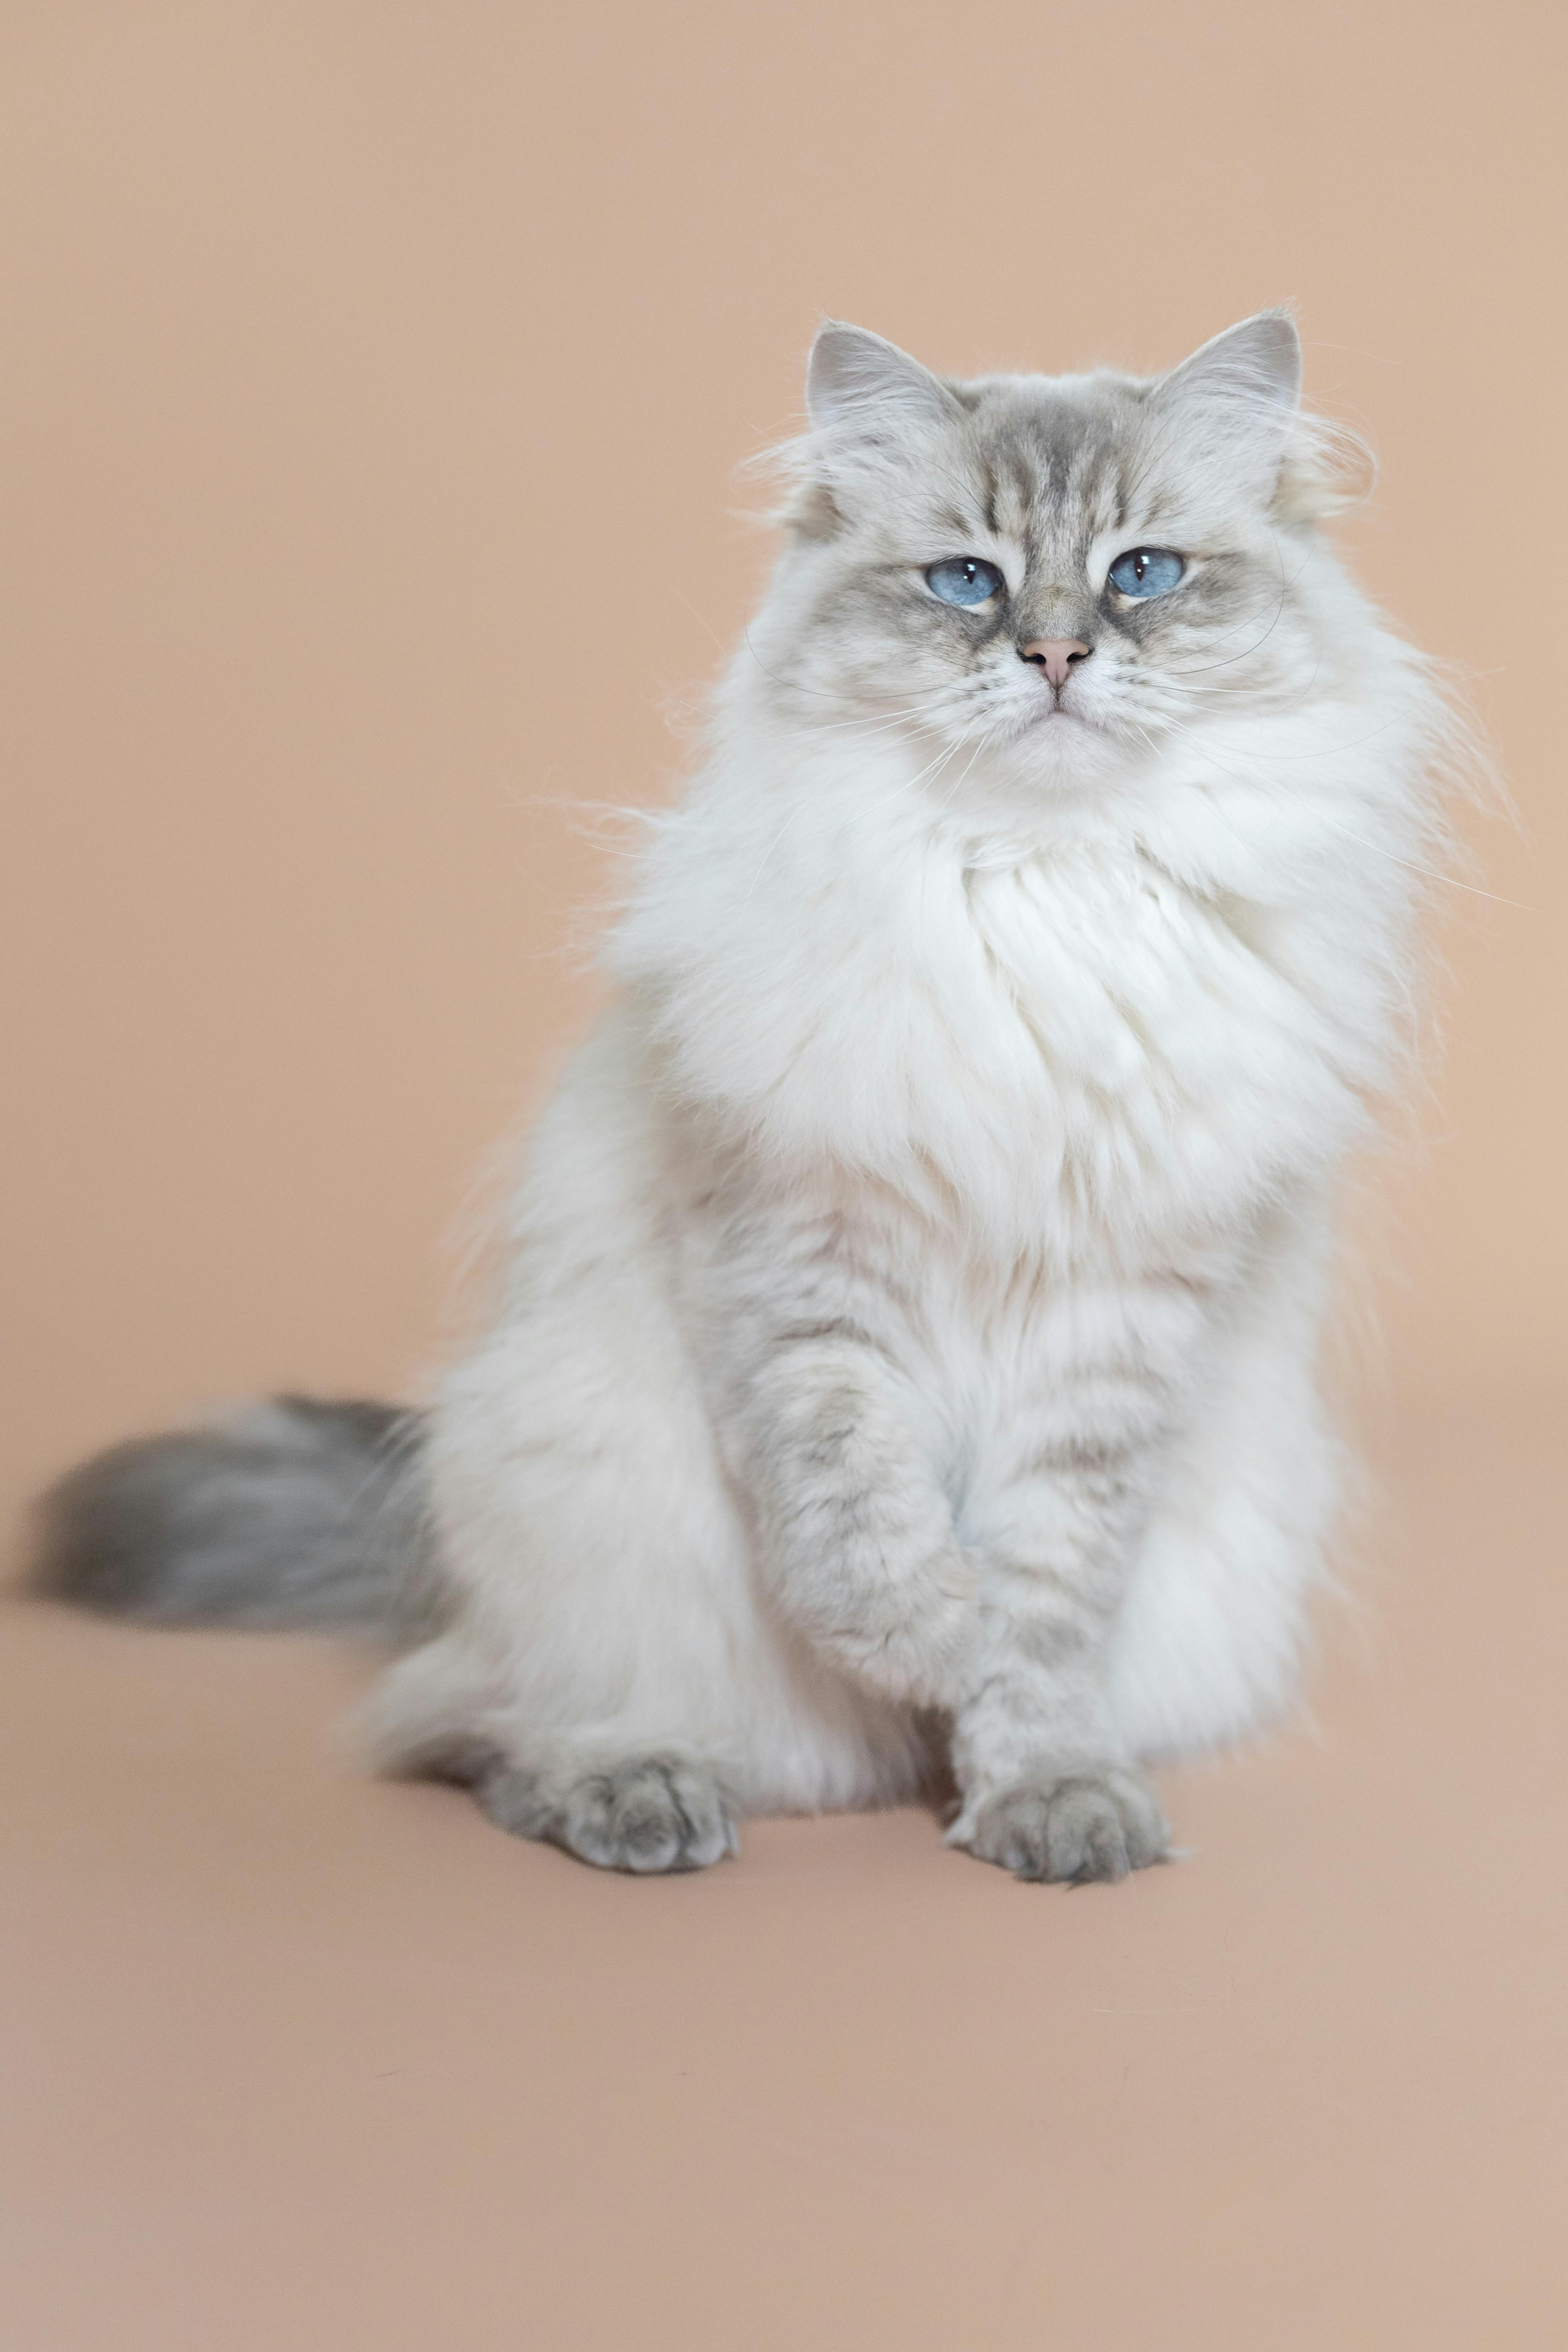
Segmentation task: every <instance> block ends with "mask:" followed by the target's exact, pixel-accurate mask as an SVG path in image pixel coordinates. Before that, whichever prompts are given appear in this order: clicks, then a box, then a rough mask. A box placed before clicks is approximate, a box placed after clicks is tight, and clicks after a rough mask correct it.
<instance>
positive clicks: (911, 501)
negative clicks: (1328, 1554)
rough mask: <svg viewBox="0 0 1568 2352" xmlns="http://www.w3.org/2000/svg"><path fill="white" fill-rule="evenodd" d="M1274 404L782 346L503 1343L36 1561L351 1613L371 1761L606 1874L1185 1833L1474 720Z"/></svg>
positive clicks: (1241, 371)
mask: <svg viewBox="0 0 1568 2352" xmlns="http://www.w3.org/2000/svg"><path fill="white" fill-rule="evenodd" d="M1300 376H1301V360H1300V341H1299V338H1298V335H1297V331H1296V329H1295V326H1294V323H1293V321H1292V320H1291V318H1290V316H1289V313H1288V312H1287V311H1284V310H1269V311H1265V312H1262V313H1260V314H1259V315H1258V316H1257V317H1254V318H1251V319H1248V320H1244V321H1243V322H1242V323H1241V324H1240V325H1238V326H1236V327H1233V328H1231V329H1230V330H1228V331H1226V333H1224V334H1221V335H1219V336H1217V337H1216V338H1215V340H1214V341H1210V342H1208V343H1206V344H1205V345H1204V346H1203V348H1202V349H1201V350H1199V351H1198V352H1195V354H1194V355H1193V356H1192V357H1191V358H1189V359H1187V360H1186V361H1184V362H1183V363H1182V364H1181V365H1179V366H1177V367H1175V368H1174V369H1173V370H1171V371H1170V372H1168V373H1164V374H1163V375H1160V376H1157V377H1154V378H1152V379H1150V378H1137V377H1133V376H1130V375H1126V374H1122V373H1115V372H1112V371H1110V370H1104V369H1102V370H1099V371H1097V372H1095V373H1089V374H1084V375H1078V376H1063V377H1059V378H1054V379H1053V378H1047V377H1043V376H1037V375H1005V374H998V375H992V376H987V377H984V378H982V379H980V380H978V381H974V382H962V381H956V380H952V379H949V378H946V377H943V376H941V375H938V374H936V373H932V372H931V370H930V369H928V368H927V367H925V366H923V365H922V364H921V362H918V361H916V360H914V359H912V358H910V356H908V355H907V354H906V353H905V352H902V351H900V350H899V349H898V348H897V347H896V346H895V345H893V344H891V343H889V342H888V341H884V340H883V339H882V338H880V337H879V336H878V335H875V334H872V333H870V332H869V331H866V330H863V329H860V328H858V327H852V326H847V325H843V324H839V323H831V322H830V323H828V324H827V325H825V326H824V327H823V329H822V330H821V331H820V333H819V334H818V335H817V337H816V342H815V344H814V346H813V349H812V352H811V356H810V362H809V367H808V374H807V384H806V410H807V416H808V420H809V422H808V426H807V429H806V431H805V433H804V435H803V436H801V437H800V438H799V440H798V441H796V442H795V443H793V444H791V445H789V446H787V447H786V450H785V451H784V454H783V466H784V476H785V480H786V485H787V492H786V497H785V502H784V508H783V510H782V514H781V518H780V519H781V522H782V527H783V532H784V548H783V552H782V556H781V559H780V561H779V563H778V566H777V570H776V572H775V574H774V576H773V581H772V583H771V584H770V586H769V587H768V589H767V591H766V593H765V595H764V596H763V601H762V604H761V607H760V610H759V611H758V612H757V614H756V615H755V617H754V618H753V620H752V625H751V626H750V628H749V629H748V630H747V632H746V634H745V636H744V639H743V641H742V645H741V646H740V648H739V650H738V652H737V654H736V656H735V657H734V660H733V663H732V665H731V667H730V668H729V669H728V672H727V674H726V675H725V676H724V677H723V679H722V681H721V685H720V687H719V688H718V690H717V693H716V695H715V698H714V701H713V706H712V711H711V722H710V734H709V739H708V744H707V750H706V754H705V758H704V761H703V764H702V765H701V768H700V772H699V773H698V774H697V776H696V778H695V781H694V782H693V784H692V786H691V789H690V791H689V796H688V797H687V798H686V800H685V801H684V803H682V804H681V805H679V806H678V807H677V808H675V809H674V810H673V811H672V812H669V813H668V814H663V815H661V816H660V817H658V819H656V820H654V821H653V823H652V824H651V826H650V831H649V838H648V841H647V845H646V850H645V853H644V854H643V856H641V859H640V863H639V866H638V869H637V877H636V880H635V884H634V885H633V887H632V888H631V889H630V891H629V894H628V898H627V901H626V905H625V907H624V908H623V909H622V911H621V913H620V916H619V918H618V920H617V921H616V925H615V928H614V929H613V932H612V934H611V938H610V941H609V947H608V960H609V963H610V967H611V969H612V971H614V973H615V975H616V979H617V981H618V983H619V987H618V993H617V995H616V1001H615V1003H614V1004H613V1005H612V1008H611V1009H610V1011H609V1012H608V1013H607V1014H606V1015H605V1018H604V1019H603V1021H602V1022H601V1024H600V1025H599V1026H598V1028H597V1029H596V1031H595V1034H593V1035H592V1036H591V1037H590V1038H589V1040H588V1041H587V1043H586V1044H584V1045H583V1046H582V1047H581V1049H580V1050H579V1052H578V1053H577V1055H576V1056H575V1058H574V1061H573V1062H572V1064H571V1065H570V1066H569V1068H568V1071H567V1074H566V1076H565V1078H564V1081H563V1084H562V1085H561V1087H560V1088H559V1091H558V1093H557V1094H556V1096H555V1097H554V1100H553V1102H552V1105H551V1107H550V1108H548V1109H547V1111H546V1112H545V1114H544V1116H543V1118H542V1120H541V1122H540V1124H539V1126H538V1129H537V1131H536V1133H535V1134H534V1136H533V1139H532V1142H531V1150H530V1152H529V1155H528V1160H527V1165H526V1171H525V1172H524V1174H523V1176H522V1179H521V1187H520V1189H519V1190H518V1192H517V1194H516V1198H515V1202H514V1203H513V1206H512V1208H511V1211H510V1224H509V1234H508V1241H509V1251H510V1255H509V1262H508V1271H507V1274H506V1276H505V1280H504V1284H503V1286H502V1290H501V1296H500V1302H499V1306H498V1307H497V1310H496V1312H495V1314H494V1317H493V1320H492V1321H491V1323H490V1325H489V1329H488V1332H487V1333H486V1335H485V1336H484V1337H483V1338H482V1339H480V1341H479V1344H478V1345H477V1346H476V1347H475V1348H474V1349H472V1351H471V1352H470V1353H469V1354H468V1356H467V1358H466V1359H465V1360H462V1361H460V1362H459V1363H458V1365H457V1366H456V1368H455V1369H454V1370H451V1372H450V1373H449V1375H448V1376H447V1378H446V1379H445V1381H444V1382H443V1383H442V1385H441V1388H440V1391H439V1393H438V1396H437V1400H436V1402H435V1403H434V1405H433V1407H432V1408H431V1409H430V1411H429V1412H428V1413H427V1414H419V1413H415V1412H399V1411H397V1410H396V1409H395V1408H390V1407H385V1408H383V1407H375V1406H371V1405H343V1406H335V1405H331V1404H324V1403H316V1402H310V1401H309V1400H304V1399H299V1398H294V1399H289V1398H285V1399H280V1400H277V1401H274V1402H271V1403H268V1404H263V1405H258V1406H252V1407H249V1408H247V1409H246V1411H245V1412H242V1413H240V1414H239V1415H237V1417H235V1418H233V1419H231V1420H230V1421H229V1422H227V1423H223V1424H219V1425H215V1426H213V1427H210V1428H206V1429H202V1430H197V1431H193V1432H186V1433H175V1434H174V1435H172V1436H168V1437H164V1438H162V1439H153V1440H150V1441H146V1442H143V1443H141V1444H132V1445H130V1446H126V1447H121V1448H119V1449H116V1450H115V1451H114V1452H112V1453H111V1454H108V1455H106V1456H102V1457H100V1459H99V1460H97V1461H95V1462H93V1463H89V1465H86V1466H85V1467H84V1468H82V1469H79V1470H78V1471H77V1472H75V1473H74V1474H72V1475H71V1476H69V1477H68V1478H67V1479H66V1480H65V1481H64V1482H63V1483H62V1485H61V1486H59V1487H58V1488H57V1489H56V1491H55V1493H54V1494H53V1496H51V1497H49V1498H48V1499H47V1505H46V1507H45V1510H44V1513H43V1519H42V1525H43V1541H42V1549H41V1553H40V1557H39V1564H38V1570H37V1582H38V1584H39V1585H40V1586H41V1587H42V1588H43V1589H45V1590H47V1591H54V1592H57V1593H61V1594H65V1595H68V1596H71V1597H74V1598H76V1599H78V1600H79V1601H87V1602H89V1603H96V1604H97V1605H99V1606H101V1607H107V1608H112V1609H119V1610H121V1611H124V1612H131V1613H136V1614H141V1615H143V1616H149V1617H153V1618H162V1619H164V1620H174V1619H178V1620H186V1621H188V1620H201V1619H210V1620H214V1621H222V1622H268V1623H279V1622H305V1623H311V1622H314V1623H324V1622H334V1623H342V1624H347V1625H355V1626H362V1627H363V1626H378V1627H381V1628H382V1629H383V1630H384V1631H386V1632H388V1633H391V1634H392V1635H393V1637H394V1638H395V1640H396V1641H397V1642H398V1643H399V1644H400V1646H401V1650H402V1654H401V1656H400V1657H399V1658H398V1660H397V1662H396V1663H395V1664H393V1665H392V1666H391V1667H390V1668H389V1670H388V1672H387V1673H386V1675H385V1676H384V1680H383V1682H382V1683H381V1685H380V1687H379V1691H378V1694H377V1696H375V1698H374V1701H373V1703H372V1706H371V1710H370V1738H371V1743H372V1746H373V1749H374V1755H375V1757H376V1759H377V1760H378V1762H379V1764H380V1765H381V1767H382V1768H383V1769H386V1770H389V1771H395V1772H413V1773H424V1774H435V1775H442V1776H446V1777H449V1778H452V1779H456V1780H462V1781H464V1782H466V1783H468V1785H469V1786H470V1787H471V1788H472V1790H473V1791H474V1794H475V1795H476V1797H477V1799H478V1801H479V1804H480V1805H481V1806H482V1807H483V1808H484V1810H485V1811H486V1812H487V1813H488V1814H489V1816H490V1817H491V1819H492V1820H494V1821H495V1822H499V1823H500V1825H501V1826H502V1827H503V1828H504V1829H507V1830H509V1831H511V1832H516V1833H518V1834H520V1835H522V1836H526V1837H534V1838H543V1839H549V1840H553V1841H555V1842H556V1843H559V1844H561V1845H563V1846H564V1847H566V1848H568V1849H569V1850H570V1851H571V1852H572V1853H574V1854H577V1855H580V1856H582V1857H583V1858H584V1860H585V1861H587V1862H590V1863H595V1864H602V1865H605V1866H609V1867H614V1868H619V1869H623V1870H627V1871H633V1872H651V1871H667V1870H684V1869H691V1868H696V1867H699V1866H700V1865H703V1864H710V1863H715V1862H717V1861H719V1860H720V1859H721V1857H723V1856H725V1855H728V1854H731V1853H733V1852H734V1851H735V1849H736V1840H737V1829H736V1824H737V1822H738V1821H739V1820H740V1819H741V1818H742V1817H743V1816H745V1815H747V1814H752V1813H770V1812H779V1811H791V1812H796V1811H816V1810H819V1809H826V1808H844V1807H861V1806H877V1805H886V1804H889V1803H892V1802H896V1801H900V1800H902V1799H908V1798H910V1797H912V1796H915V1795H917V1794H918V1793H920V1792H921V1791H927V1792H929V1791H931V1790H941V1789H942V1788H943V1787H944V1786H945V1787H946V1788H947V1789H948V1790H950V1791H951V1792H952V1802H951V1813H952V1818H951V1822H950V1825H949V1827H948V1829H947V1836H948V1838H949V1840H950V1841H951V1842H952V1844H954V1845H955V1846H959V1847H963V1848H965V1849H967V1851H968V1852H969V1853H972V1854H974V1855H977V1856H979V1857H981V1858H982V1859H984V1860H985V1861H988V1862H992V1863H995V1864H1001V1865H1003V1866H1004V1867H1005V1868H1006V1869H1008V1870H1011V1871H1013V1872H1015V1873H1016V1874H1017V1875H1018V1876H1020V1877H1021V1878H1025V1879H1030V1880H1047V1881H1067V1882H1081V1881H1085V1880H1115V1879H1120V1878H1122V1877H1124V1876H1125V1875H1126V1874H1127V1873H1128V1872H1130V1871H1131V1870H1136V1869H1140V1868H1142V1867H1143V1866H1145V1865H1147V1864H1152V1863H1156V1862H1159V1861H1161V1860H1163V1859H1164V1858H1166V1857H1167V1856H1168V1855H1169V1853H1170V1852H1171V1844H1170V1835H1171V1833H1170V1831H1169V1829H1168V1827H1167V1824H1166V1821H1165V1818H1164V1814H1163V1811H1162V1807H1161V1804H1160V1801H1159V1800H1158V1798H1157V1797H1156V1795H1155V1793H1154V1791H1153V1789H1152V1786H1151V1783H1150V1780H1149V1778H1148V1773H1149V1770H1150V1769H1151V1767H1152V1766H1154V1765H1156V1764H1158V1763H1160V1762H1162V1761H1163V1760H1166V1759H1177V1758H1183V1757H1191V1756H1193V1755H1195V1754H1198V1753H1201V1752H1204V1751H1207V1750H1211V1749H1213V1748H1216V1747H1218V1746H1220V1745H1222V1744H1224V1743H1226V1742H1229V1741H1232V1740H1235V1739H1236V1738H1238V1737H1239V1736H1241V1735H1242V1734H1244V1733H1247V1732H1248V1731H1249V1730H1251V1729H1253V1728H1254V1727H1257V1726H1259V1725H1261V1724H1263V1723H1266V1722H1268V1721H1269V1720H1270V1719H1273V1718H1275V1717H1278V1716H1279V1713H1280V1711H1281V1710H1282V1709H1284V1708H1285V1707H1286V1706H1288V1705H1289V1701H1290V1699H1291V1696H1292V1694H1293V1692H1294V1690H1295V1688H1296V1685H1297V1681H1298V1675H1299V1671H1300V1660H1301V1654H1302V1649H1303V1623H1304V1616H1305V1612H1306V1608H1307V1604H1308V1601H1309V1598H1310V1593H1311V1591H1312V1589H1313V1587H1314V1585H1315V1584H1316V1583H1317V1582H1318V1580H1320V1577H1321V1571H1322V1564H1323V1561H1324V1557H1325V1548H1326V1547H1327V1545H1328V1544H1329V1542H1330V1540H1331V1535H1332V1531H1333V1528H1334V1522H1335V1510H1336V1499H1337V1496H1338V1494H1339V1491H1340V1486H1341V1478H1342V1462H1341V1444H1340V1440H1339V1439H1338V1437H1337V1435H1336V1433H1335V1432H1334V1430H1333V1428H1332V1426H1331V1421H1330V1417H1329V1415H1328V1413H1327V1412H1326V1411H1325V1408H1324V1405H1323V1402H1322V1401H1321V1394H1320V1376H1319V1370H1318V1357H1319V1351H1320V1336H1321V1325H1322V1322H1323V1318H1324V1312H1325V1305H1326V1302H1327V1298H1328V1293H1329V1286H1330V1282H1331V1274H1332V1268H1333V1260H1334V1246H1335V1223H1336V1203H1337V1196H1338V1193H1339V1191H1340V1188H1341V1179H1342V1171H1343V1167H1344V1163H1345V1160H1346V1158H1347V1155H1348V1154H1349V1153H1350V1152H1351V1151H1352V1150H1353V1148H1354V1147H1356V1146H1357V1145H1358V1144H1360V1143H1361V1142H1362V1141H1363V1139H1364V1138H1365V1137H1366V1136H1367V1135H1368V1133H1369V1129H1370V1127H1371V1124H1372V1119H1373V1108H1374V1106H1375V1105H1376V1103H1377V1101H1378V1100H1379V1098H1380V1097H1382V1096H1384V1095H1385V1094H1386V1092H1387V1091H1388V1089H1389V1088H1390V1087H1391V1086H1392V1085H1394V1082H1395V1081H1396V1080H1397V1078H1398V1076H1399V1074H1400V1071H1401V1068H1402V1066H1403V1062H1404V1057H1405V1050H1406V1045H1407V1042H1408V1025H1409V1024H1408V1020H1407V1005H1408V1002H1409V996H1410V981H1411V971H1412V961H1413V945H1414V932H1413V924H1414V921H1415V915H1416V913H1417V902H1418V898H1419V889H1418V879H1419V877H1420V875H1421V874H1422V873H1423V872H1424V871H1426V869H1428V868H1429V867H1430V866H1431V865H1432V862H1433V859H1434V857H1435V856H1439V855H1440V854H1441V824H1442V803H1443V785H1444V778H1445V775H1446V773H1447V771H1448V768H1449V766H1450V765H1451V755H1452V751H1453V745H1454V739H1455V729H1456V725H1457V722H1456V721H1455V720H1454V719H1453V718H1452V716H1451V715H1450V710H1449V707H1448V704H1447V699H1446V698H1445V696H1444V695H1443V693H1442V692H1441V690H1440V688H1439V686H1438V684H1437V682H1436V678H1435V676H1434V673H1433V671H1432V669H1431V667H1430V666H1429V665H1428V664H1426V662H1425V661H1424V660H1423V659H1422V658H1421V657H1420V656H1418V655H1416V654H1415V652H1413V651H1412V650H1411V649H1410V648H1409V647H1408V646H1406V645H1405V643H1404V642H1403V641H1402V640H1401V639H1400V638H1398V637H1397V636H1396V635H1394V633H1393V632H1392V631H1391V630H1390V628H1389V627H1388V626H1387V625H1385V623H1384V621H1383V620H1382V619H1381V618H1380V616H1379V615H1378V614H1377V613H1376V612H1375V611H1374V610H1373V607H1372V606H1371V604H1369V603H1368V601H1367V600H1366V598H1365V597H1364V596H1363V594H1362V593H1360V591H1359V590H1358V589H1357V588H1356V587H1355V586H1354V585H1353V584H1352V581H1351V579H1350V578H1349V576H1348V575H1347V572H1345V570H1344V569H1343V568H1342V565H1341V563H1340V562H1338V561H1337V560H1336V557H1335V555H1334V554H1333V552H1332V551H1331V547H1330V545H1329V543H1328V541H1327V540H1326V538H1325V536H1324V534H1323V530H1322V524H1323V522H1324V520H1325V519H1326V517H1327V516H1328V515H1329V514H1330V513H1331V510H1332V509H1333V506H1334V502H1335V493H1334V488H1333V485H1334V466H1333V463H1332V451H1331V448H1330V447H1329V446H1328V436H1327V435H1326V430H1325V428H1322V427H1321V426H1319V425H1315V424H1314V423H1313V422H1312V421H1311V420H1310V418H1309V417H1308V416H1306V415H1304V414H1303V412H1302V410H1301V408H1300Z"/></svg>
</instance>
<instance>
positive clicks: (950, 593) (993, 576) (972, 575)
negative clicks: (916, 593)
mask: <svg viewBox="0 0 1568 2352" xmlns="http://www.w3.org/2000/svg"><path fill="white" fill-rule="evenodd" d="M1001 585H1002V574H1001V573H1000V572H998V571H997V569H996V566H995V565H994V563H983V562H981V560H980V558H979V556H977V555H954V556H950V557H949V559H948V561H947V562H945V563H933V564H932V565H931V570H930V571H929V572H927V573H926V586H927V587H928V588H929V589H930V590H931V594H932V595H933V596H940V597H941V599H942V603H943V604H987V603H989V601H990V599H991V598H992V597H993V596H994V595H995V593H996V591H997V590H998V588H1000V587H1001Z"/></svg>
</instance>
